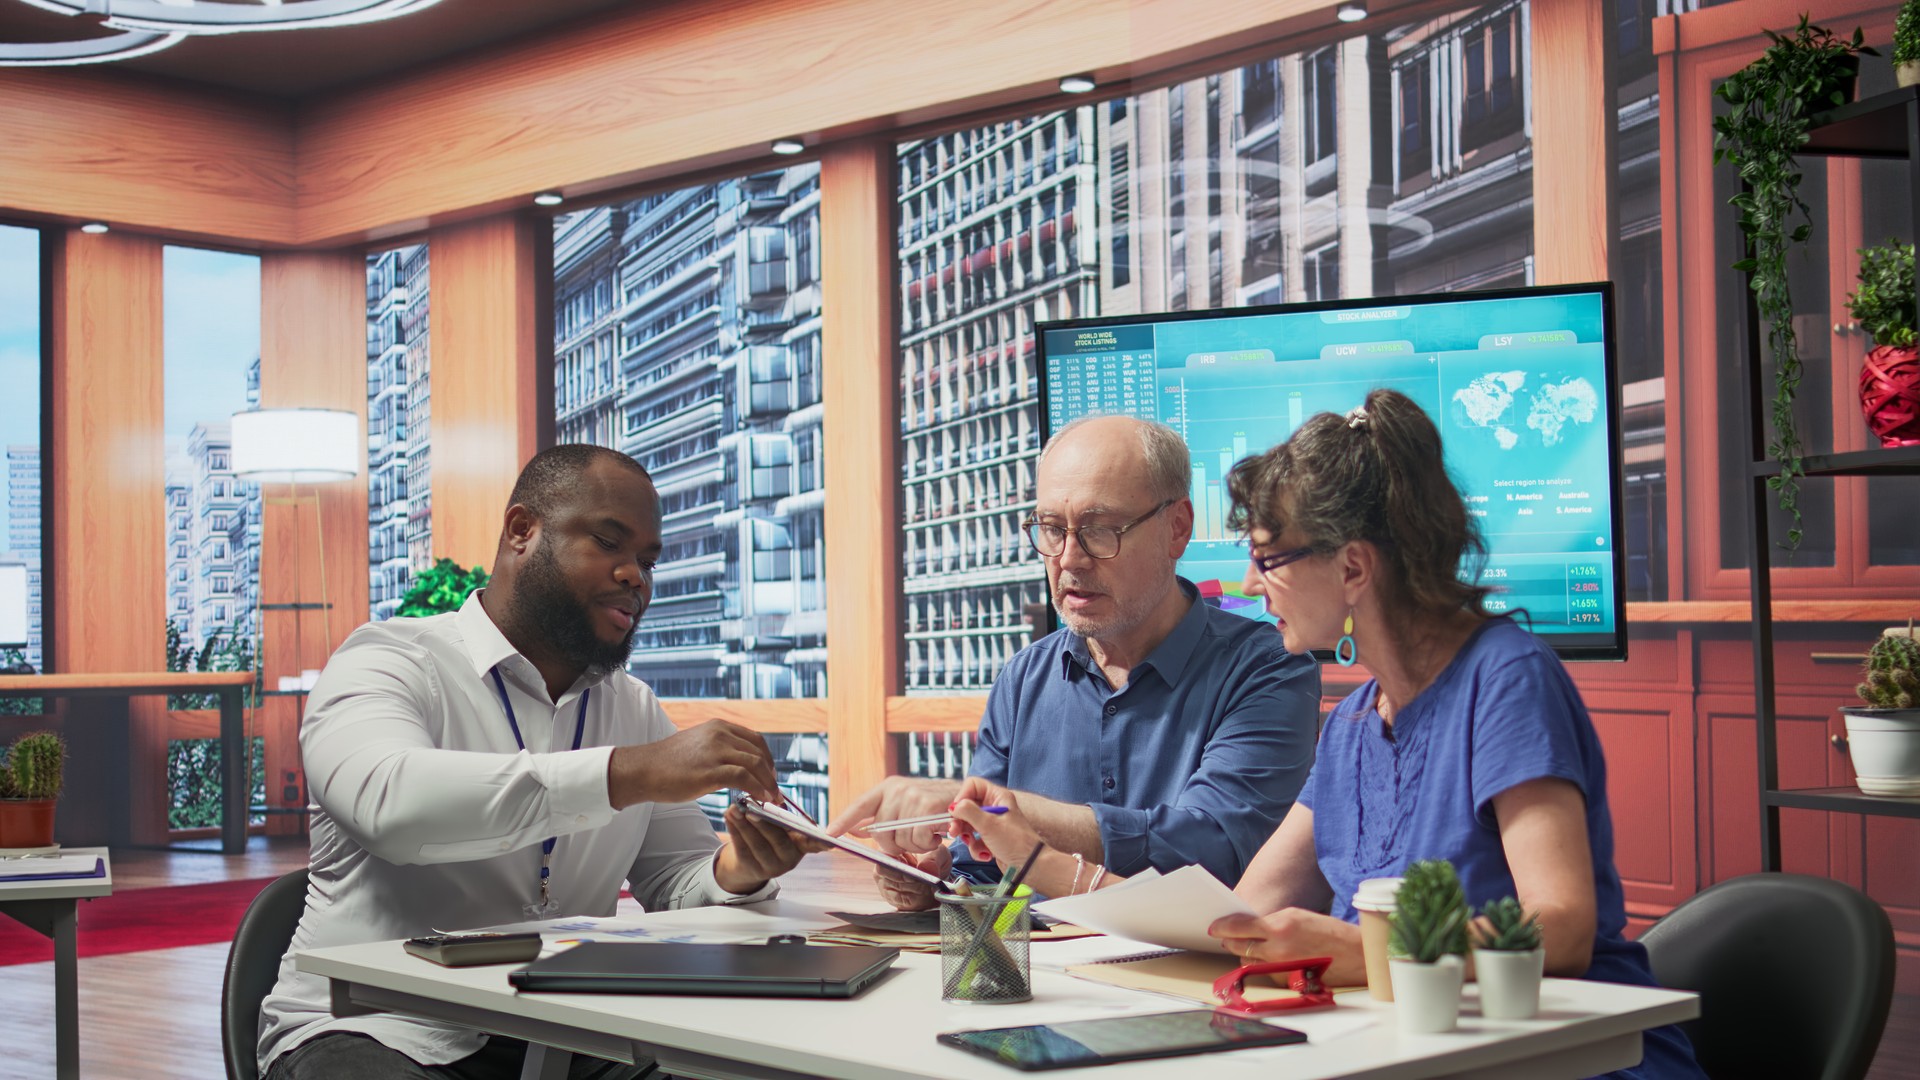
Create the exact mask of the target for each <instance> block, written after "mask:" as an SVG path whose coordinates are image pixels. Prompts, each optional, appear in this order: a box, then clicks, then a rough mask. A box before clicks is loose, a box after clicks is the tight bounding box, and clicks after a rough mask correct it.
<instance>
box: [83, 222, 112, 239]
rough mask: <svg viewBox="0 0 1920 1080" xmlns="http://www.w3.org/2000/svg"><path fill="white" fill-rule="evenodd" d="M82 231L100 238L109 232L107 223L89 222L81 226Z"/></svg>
mask: <svg viewBox="0 0 1920 1080" xmlns="http://www.w3.org/2000/svg"><path fill="white" fill-rule="evenodd" d="M80 231H81V232H83V233H92V234H94V235H95V236H98V235H99V234H101V233H103V232H106V231H107V223H106V222H104V221H89V222H87V223H86V224H85V225H82V226H80Z"/></svg>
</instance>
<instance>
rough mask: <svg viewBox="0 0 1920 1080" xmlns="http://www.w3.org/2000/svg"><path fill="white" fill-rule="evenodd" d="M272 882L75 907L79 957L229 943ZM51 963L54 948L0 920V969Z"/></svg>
mask: <svg viewBox="0 0 1920 1080" xmlns="http://www.w3.org/2000/svg"><path fill="white" fill-rule="evenodd" d="M272 880H273V879H272V878H254V879H250V880H243V881H216V882H211V883H208V884H205V885H174V886H170V887H167V888H159V889H127V890H124V891H117V892H115V893H114V894H113V895H112V896H103V897H101V898H100V899H98V900H82V901H81V902H80V955H81V956H111V955H113V954H114V953H128V952H143V951H145V950H147V949H173V948H178V947H180V946H182V945H205V944H208V943H210V942H215V941H232V940H233V928H234V927H236V926H238V925H240V916H241V915H242V914H244V913H245V912H246V910H247V905H248V904H250V903H252V902H253V898H254V896H255V895H256V894H258V893H259V892H260V890H261V889H264V888H266V887H267V883H268V882H270V881H272ZM52 959H53V942H52V941H51V940H49V939H47V938H44V937H41V936H40V935H39V934H36V933H34V932H33V931H31V930H29V929H27V928H26V927H24V926H21V925H20V924H19V923H17V922H15V921H13V920H12V919H10V918H7V917H5V916H0V965H6V964H33V963H39V962H41V961H46V960H52Z"/></svg>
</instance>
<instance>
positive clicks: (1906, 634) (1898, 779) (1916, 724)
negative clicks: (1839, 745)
mask: <svg viewBox="0 0 1920 1080" xmlns="http://www.w3.org/2000/svg"><path fill="white" fill-rule="evenodd" d="M1865 677H1866V681H1865V682H1862V683H1861V684H1860V685H1859V686H1857V687H1855V688H1854V691H1855V692H1856V693H1858V694H1859V695H1860V700H1861V701H1864V702H1866V705H1865V706H1864V707H1862V706H1857V705H1856V706H1847V707H1843V708H1842V709H1841V710H1840V714H1841V715H1842V716H1844V717H1846V721H1847V756H1848V757H1849V758H1850V759H1851V760H1852V762H1853V782H1854V783H1855V784H1858V785H1859V786H1860V790H1861V791H1862V792H1863V793H1865V794H1868V795H1897V796H1905V797H1909V798H1910V797H1913V796H1920V640H1916V639H1915V637H1914V632H1913V623H1912V622H1908V623H1907V625H1906V626H1894V627H1889V628H1888V629H1887V631H1886V632H1885V633H1883V634H1881V635H1880V640H1878V641H1876V642H1874V643H1873V648H1871V649H1869V650H1868V651H1867V666H1866V676H1865Z"/></svg>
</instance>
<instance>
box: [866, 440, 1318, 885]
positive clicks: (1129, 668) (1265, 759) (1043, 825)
mask: <svg viewBox="0 0 1920 1080" xmlns="http://www.w3.org/2000/svg"><path fill="white" fill-rule="evenodd" d="M1191 481H1192V467H1191V463H1190V461H1189V457H1188V453H1187V448H1186V444H1185V443H1184V442H1183V441H1181V439H1180V436H1179V435H1178V434H1177V433H1176V432H1174V431H1173V430H1172V429H1171V428H1168V427H1166V426H1164V425H1161V424H1155V423H1149V422H1146V421H1141V420H1136V419H1132V418H1129V417H1119V416H1113V417H1093V418H1088V419H1083V420H1080V421H1077V422H1075V423H1073V424H1071V425H1069V426H1068V427H1067V428H1066V429H1064V430H1063V431H1061V432H1060V433H1059V434H1058V435H1057V436H1055V437H1054V439H1053V440H1052V441H1051V442H1050V443H1048V445H1047V448H1046V451H1045V452H1044V453H1043V454H1042V455H1041V457H1040V466H1039V476H1038V489H1039V490H1038V499H1037V500H1036V503H1035V505H1034V510H1033V514H1032V516H1031V517H1030V518H1029V519H1028V520H1027V521H1026V523H1025V530H1026V534H1027V539H1028V541H1029V542H1030V543H1031V544H1032V545H1033V547H1034V549H1035V550H1036V551H1037V552H1039V554H1040V555H1041V557H1042V558H1043V559H1044V561H1045V562H1046V568H1047V584H1048V587H1049V589H1050V591H1051V593H1052V597H1053V605H1054V609H1055V610H1056V611H1057V612H1058V613H1059V615H1060V619H1061V621H1062V622H1063V623H1064V624H1065V626H1064V627H1063V628H1062V629H1061V630H1059V631H1058V632H1056V633H1054V634H1052V635H1049V636H1048V637H1046V638H1045V639H1043V640H1041V641H1038V642H1035V643H1034V644H1032V645H1030V646H1028V647H1027V648H1026V649H1024V650H1022V651H1021V652H1020V653H1019V654H1018V655H1017V656H1015V657H1014V658H1013V660H1012V661H1011V662H1009V663H1008V664H1007V666H1006V668H1005V669H1004V670H1002V671H1001V673H1000V676H999V678H998V679H996V680H995V682H994V685H993V690H992V692H991V694H990V695H989V696H988V698H987V708H986V713H985V715H984V716H983V717H982V719H981V722H980V731H979V741H978V745H977V746H976V748H975V750H974V753H973V768H972V774H973V775H974V776H975V777H979V778H981V779H984V780H986V781H988V782H990V783H992V784H994V785H997V786H999V787H1003V788H1005V789H1007V790H1008V792H1009V794H1010V795H1012V796H1014V797H1017V801H1018V812H1019V814H1020V815H1022V816H1023V817H1024V818H1025V819H1026V821H1027V822H1028V823H1030V824H1031V826H1032V828H1033V830H1034V831H1035V832H1037V833H1038V835H1039V837H1040V838H1041V839H1042V840H1044V841H1045V842H1046V843H1047V845H1048V846H1050V847H1052V848H1054V849H1055V850H1057V851H1060V852H1064V853H1067V854H1070V855H1072V856H1073V857H1074V858H1075V866H1076V868H1079V867H1081V866H1084V868H1085V874H1084V875H1081V874H1075V875H1074V876H1075V878H1076V879H1080V878H1082V877H1084V880H1075V881H1074V882H1073V883H1072V884H1071V886H1070V887H1069V889H1068V890H1067V891H1085V890H1086V889H1089V888H1092V887H1094V886H1095V885H1096V883H1097V882H1099V881H1100V880H1103V879H1105V878H1106V877H1107V875H1109V874H1110V875H1113V876H1115V877H1118V876H1125V875H1132V874H1137V873H1139V872H1141V871H1143V870H1146V869H1147V868H1149V867H1152V868H1155V869H1158V870H1162V871H1168V870H1173V869H1176V868H1178V867H1181V866H1186V865H1190V864H1194V863H1198V864H1200V865H1202V866H1204V867H1206V868H1207V869H1208V870H1210V871H1212V872H1213V874H1214V875H1215V876H1216V877H1218V878H1220V880H1222V881H1224V882H1226V883H1227V884H1229V885H1231V884H1233V883H1234V882H1236V881H1238V880H1239V878H1240V874H1241V871H1243V870H1244V869H1245V868H1246V865H1247V862H1248V860H1250V859H1251V858H1252V857H1253V855H1254V853H1255V852H1256V851H1257V850H1259V847H1260V845H1261V844H1262V843H1263V842H1264V841H1265V840H1266V838H1267V837H1268V836H1269V835H1270V834H1271V833H1272V832H1273V829H1274V827H1275V826H1276V825H1277V824H1279V821H1280V819H1281V818H1282V817H1283V816H1284V815H1285V814H1286V812H1287V809H1288V807H1290V806H1291V805H1292V803H1293V797H1294V795H1295V794H1296V793H1297V792H1298V791H1299V789H1300V785H1301V784H1302V782H1304V781H1305V780H1306V777H1307V770H1308V769H1309V768H1310V767H1311V765H1312V763H1313V748H1314V740H1315V736H1316V726H1317V722H1318V719H1319V707H1320V676H1319V669H1318V668H1317V667H1316V666H1315V665H1314V663H1313V661H1312V659H1311V658H1310V657H1306V656H1297V657H1296V656H1290V655H1289V654H1288V653H1287V651H1286V649H1285V648H1284V647H1283V646H1282V643H1281V640H1280V635H1278V634H1276V633H1274V632H1273V628H1272V627H1271V626H1269V625H1267V624H1265V623H1260V622H1255V621H1253V620H1251V619H1246V618H1242V617H1240V616H1238V615H1232V614H1228V613H1227V612H1225V611H1223V610H1221V609H1220V608H1219V607H1216V606H1214V605H1212V604H1208V603H1205V602H1203V601H1202V600H1201V599H1200V594H1199V590H1198V589H1196V588H1195V587H1194V585H1193V584H1192V583H1191V582H1188V581H1185V580H1183V579H1181V578H1180V577H1178V576H1177V575H1176V574H1175V573H1174V565H1175V563H1176V561H1177V560H1179V558H1180V557H1181V555H1182V554H1183V553H1184V552H1185V551H1186V548H1187V543H1188V541H1189V540H1191V539H1192V537H1193V503H1192V502H1191V501H1190V500H1189V499H1188V497H1187V493H1188V485H1189V484H1190V483H1191ZM959 791H960V782H959V781H953V780H928V779H921V778H913V777H900V776H896V777H891V778H889V779H888V780H886V781H885V782H883V783H881V784H880V785H879V786H878V787H876V788H874V789H873V790H872V791H869V792H868V793H867V794H866V795H864V796H862V797H861V798H860V799H859V800H858V801H856V802H855V803H854V805H853V806H851V807H848V808H847V809H846V810H845V811H844V812H842V813H841V814H840V815H839V816H838V817H837V818H835V820H834V821H833V822H832V823H831V825H830V826H829V829H830V830H831V831H834V832H849V831H851V832H853V833H855V834H856V835H867V832H866V827H867V826H869V825H877V824H882V823H886V822H890V821H897V820H900V819H912V818H916V817H927V816H939V815H943V813H944V811H946V810H947V809H948V808H949V806H950V805H951V804H952V803H953V801H954V798H955V797H956V796H957V795H958V793H959ZM943 826H944V819H943V820H942V821H940V822H935V823H928V824H921V825H917V826H912V827H904V828H893V829H887V830H879V829H876V830H875V831H873V832H872V833H871V835H872V836H873V837H874V838H875V839H877V840H878V841H879V843H880V845H881V846H882V847H883V848H885V849H887V850H888V851H890V852H893V853H895V854H897V855H900V856H901V857H902V858H904V859H907V860H909V861H911V862H913V863H914V864H916V865H918V866H920V867H921V868H922V869H925V870H929V871H932V872H933V873H935V874H937V875H939V876H940V877H942V878H946V877H948V876H949V875H950V874H951V873H954V872H958V873H961V874H964V875H965V876H967V877H969V878H972V879H974V880H976V881H990V880H992V879H993V878H994V877H995V876H996V875H997V869H996V867H995V866H994V865H993V864H992V863H978V862H973V861H971V860H970V859H969V858H968V856H967V850H966V848H965V847H964V846H961V845H958V844H956V845H953V847H951V848H949V847H948V846H947V845H946V844H945V842H944V838H943V837H942V836H941V835H940V833H939V830H940V829H941V828H943ZM997 854H1005V855H1012V856H1016V857H1017V856H1019V855H1020V854H1022V853H1020V852H1006V853H997ZM956 860H957V862H956ZM876 877H877V880H878V882H879V885H880V888H881V892H882V894H883V895H884V896H886V898H887V899H888V900H889V901H891V902H892V903H893V904H894V905H895V906H896V907H900V908H907V909H912V908H923V907H930V906H932V903H933V900H932V892H931V890H930V889H929V888H928V887H927V886H924V885H922V884H921V883H920V882H918V881H916V880H914V879H911V878H907V877H905V876H904V875H896V874H893V873H891V872H889V871H885V870H882V871H880V872H879V873H878V874H877V875H876Z"/></svg>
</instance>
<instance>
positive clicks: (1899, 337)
mask: <svg viewBox="0 0 1920 1080" xmlns="http://www.w3.org/2000/svg"><path fill="white" fill-rule="evenodd" d="M1859 282H1860V287H1859V288H1858V289H1857V290H1855V291H1854V292H1853V294H1852V295H1850V296H1848V297H1847V311H1848V313H1849V314H1851V315H1852V316H1853V318H1854V321H1855V322H1857V323H1859V324H1860V329H1862V330H1865V331H1866V332H1867V334H1868V335H1869V336H1870V337H1872V338H1873V351H1872V352H1870V353H1868V354H1867V359H1866V362H1865V363H1863V364H1862V365H1860V411H1861V412H1862V413H1863V414H1865V415H1866V418H1867V426H1868V427H1869V428H1872V429H1873V433H1874V434H1875V435H1878V436H1879V437H1880V445H1882V446H1920V348H1916V347H1915V342H1914V337H1915V335H1914V310H1913V245H1912V244H1903V243H1901V242H1900V241H1898V240H1888V241H1887V242H1886V243H1884V244H1881V245H1880V246H1879V247H1870V248H1861V249H1860V276H1859Z"/></svg>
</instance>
